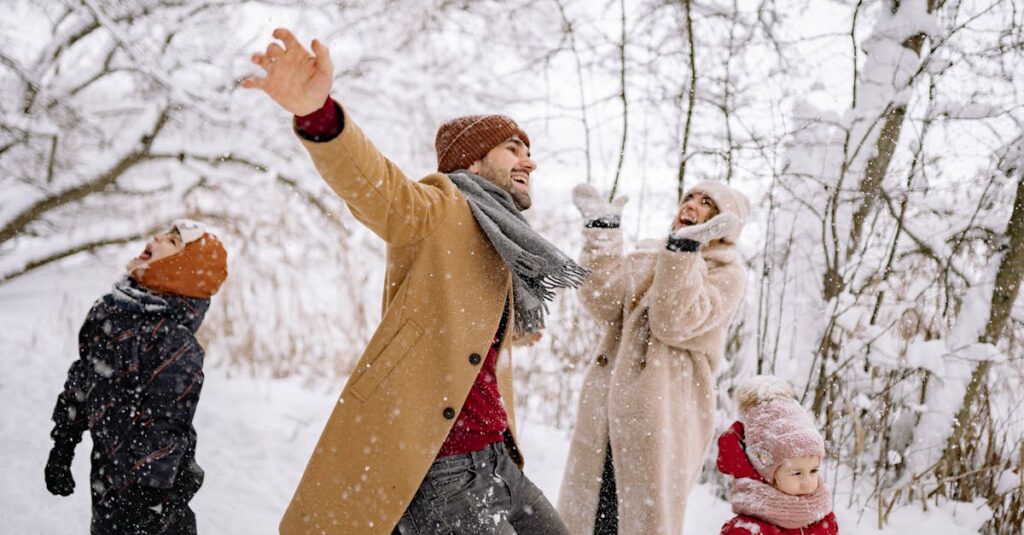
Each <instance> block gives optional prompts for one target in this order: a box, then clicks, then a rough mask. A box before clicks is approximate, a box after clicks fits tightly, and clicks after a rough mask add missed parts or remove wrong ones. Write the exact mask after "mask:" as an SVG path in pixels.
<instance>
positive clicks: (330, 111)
mask: <svg viewBox="0 0 1024 535" xmlns="http://www.w3.org/2000/svg"><path fill="white" fill-rule="evenodd" d="M344 127H345V125H344V124H343V122H342V115H340V114H339V113H338V108H337V105H336V104H335V102H334V99H332V98H330V97H327V101H326V102H324V105H323V107H321V108H320V109H319V110H317V111H315V112H313V113H311V114H309V115H305V116H303V117H296V118H295V128H296V130H297V131H298V133H299V135H301V136H302V137H304V138H306V139H309V140H311V141H330V140H331V139H334V138H335V137H337V136H338V134H340V133H341V131H342V129H343V128H344ZM503 330H504V318H503V321H502V324H501V325H499V327H498V333H497V334H495V335H494V339H493V340H492V341H491V348H490V350H489V351H488V352H487V358H486V359H484V362H483V365H482V366H480V373H478V374H477V376H476V381H474V382H473V388H472V390H470V391H469V396H468V397H467V398H466V402H465V403H463V405H462V410H461V411H460V412H459V417H458V418H457V419H456V420H455V425H453V426H452V429H451V431H449V432H448V438H446V439H445V441H444V444H442V445H441V449H440V451H438V453H437V456H438V457H445V456H448V455H458V454H462V453H469V452H471V451H477V450H480V449H483V448H484V447H486V446H488V445H489V444H491V443H493V442H498V441H501V440H503V439H504V432H505V429H506V428H508V415H507V414H506V413H505V406H504V404H503V403H502V401H501V394H500V393H499V392H498V381H497V374H496V373H495V368H496V363H497V361H498V347H499V346H500V345H501V335H502V331H503Z"/></svg>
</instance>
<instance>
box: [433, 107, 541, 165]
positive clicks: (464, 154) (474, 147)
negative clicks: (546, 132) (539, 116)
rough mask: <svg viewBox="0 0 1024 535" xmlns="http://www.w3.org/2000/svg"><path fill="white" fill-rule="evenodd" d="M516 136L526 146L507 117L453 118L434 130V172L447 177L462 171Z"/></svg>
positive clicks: (523, 136)
mask: <svg viewBox="0 0 1024 535" xmlns="http://www.w3.org/2000/svg"><path fill="white" fill-rule="evenodd" d="M513 136H516V137H518V138H519V139H520V140H522V142H523V143H526V146H527V147H529V146H530V138H529V136H527V135H526V132H523V129H522V128H519V125H518V124H516V122H515V121H513V120H512V118H510V117H506V116H504V115H466V116H463V117H456V118H454V119H452V120H450V121H448V122H446V123H444V124H442V125H441V127H440V128H438V129H437V138H436V139H435V140H434V149H435V150H436V151H437V170H438V172H441V173H451V172H452V171H458V170H459V169H466V168H468V167H469V166H471V165H473V162H475V161H477V160H479V159H482V158H483V157H484V156H486V155H487V153H488V152H490V150H491V149H493V148H494V147H497V146H498V145H500V144H501V143H503V142H505V141H507V140H508V139H509V138H511V137H513Z"/></svg>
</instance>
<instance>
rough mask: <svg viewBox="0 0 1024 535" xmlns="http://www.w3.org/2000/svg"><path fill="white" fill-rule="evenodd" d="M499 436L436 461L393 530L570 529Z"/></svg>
mask: <svg viewBox="0 0 1024 535" xmlns="http://www.w3.org/2000/svg"><path fill="white" fill-rule="evenodd" d="M568 533H569V530H568V529H566V527H565V524H563V523H562V519H561V518H559V517H558V513H557V512H555V508H554V507H552V506H551V502H549V501H548V499H547V498H545V497H544V494H543V493H541V491H540V489H538V488H537V487H536V486H535V485H534V484H533V483H532V482H531V481H530V480H529V479H527V478H526V476H525V475H523V471H522V470H520V469H519V467H518V466H516V464H515V463H514V462H513V461H512V459H511V458H510V457H509V455H508V451H507V450H506V449H505V445H504V444H502V443H501V442H495V443H494V444H491V445H490V446H487V447H486V448H484V449H482V450H480V451H474V452H472V453H466V454H462V455H452V456H449V457H442V458H440V459H437V460H435V461H434V464H432V465H431V466H430V470H429V471H428V472H427V476H426V477H425V478H423V483H421V484H420V488H419V489H417V491H416V495H415V496H414V497H413V499H412V502H411V503H410V504H409V508H408V509H406V511H405V514H403V515H402V519H401V520H400V521H399V522H398V525H397V526H395V530H394V531H393V532H392V535H396V534H399V535H434V534H446V535H462V534H466V535H470V534H472V535H477V534H500V535H512V534H519V535H534V534H538V535H547V534H557V535H568Z"/></svg>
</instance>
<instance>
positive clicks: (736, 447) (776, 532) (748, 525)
mask: <svg viewBox="0 0 1024 535" xmlns="http://www.w3.org/2000/svg"><path fill="white" fill-rule="evenodd" d="M718 471H719V472H721V473H723V474H725V475H729V476H732V477H735V478H741V477H745V478H749V479H754V480H756V481H761V482H764V478H762V477H761V474H758V473H757V470H755V469H754V465H752V464H751V463H750V459H748V458H747V452H746V450H745V448H744V444H743V424H741V423H740V422H736V423H734V424H732V427H730V428H729V429H728V430H727V431H726V432H724V433H722V436H720V437H718ZM838 533H839V525H838V524H837V523H836V517H835V515H834V514H832V513H829V514H828V515H827V516H825V518H822V519H821V520H819V521H817V522H815V523H813V524H811V525H809V526H804V527H802V528H797V529H784V528H780V527H778V526H776V525H774V524H770V523H768V522H767V521H765V520H761V519H759V518H754V517H752V516H746V515H736V516H735V517H733V519H732V520H730V521H728V522H726V524H725V525H724V526H722V533H721V535H838Z"/></svg>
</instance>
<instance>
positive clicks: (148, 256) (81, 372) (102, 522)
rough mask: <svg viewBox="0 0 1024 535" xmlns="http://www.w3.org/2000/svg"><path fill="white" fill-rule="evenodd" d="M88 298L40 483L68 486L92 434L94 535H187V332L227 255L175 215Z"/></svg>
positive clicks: (199, 372) (197, 477)
mask: <svg viewBox="0 0 1024 535" xmlns="http://www.w3.org/2000/svg"><path fill="white" fill-rule="evenodd" d="M127 268H128V275H127V276H126V277H124V278H123V279H121V280H120V281H118V282H117V283H116V284H115V285H114V288H113V289H112V291H111V292H110V293H108V294H106V295H104V296H103V297H101V298H100V299H98V300H97V301H96V303H94V304H93V306H92V309H91V310H90V311H89V314H88V316H87V317H86V319H85V323H84V324H83V325H82V329H81V331H80V332H79V334H78V347H79V358H78V360H76V361H75V362H74V363H72V365H71V369H70V370H69V371H68V377H67V381H66V382H65V383H64V391H63V392H62V393H61V394H60V395H59V396H58V397H57V405H56V407H55V408H54V410H53V421H54V424H55V425H54V428H53V432H52V433H51V436H52V437H53V442H54V445H53V449H52V450H51V451H50V457H49V460H48V461H47V463H46V470H45V476H46V487H47V489H48V490H49V491H50V492H51V493H53V494H55V495H60V496H67V495H69V494H71V493H72V492H73V491H74V488H75V482H74V480H73V479H72V476H71V460H72V458H73V457H74V452H75V445H76V444H78V443H79V442H80V441H81V440H82V434H83V433H84V432H85V431H86V430H88V431H89V432H90V433H92V441H93V450H92V474H91V477H90V480H91V481H90V483H91V484H90V490H91V492H92V527H91V529H92V533H93V534H94V535H96V534H104V535H106V534H143V533H145V534H147V535H148V534H190V533H195V532H196V521H195V515H194V514H193V513H192V510H191V509H190V508H189V506H188V502H189V500H190V499H191V498H192V496H193V495H195V493H196V491H197V490H198V489H199V487H200V486H201V485H202V482H203V471H202V469H200V468H199V465H197V464H196V461H195V446H196V432H195V429H194V428H193V427H192V417H193V415H194V414H195V409H196V404H197V403H198V401H199V392H200V389H201V388H202V384H203V348H202V347H200V345H199V343H198V342H197V341H196V338H195V332H196V330H197V329H198V328H199V325H200V324H201V323H202V321H203V317H204V316H205V314H206V310H207V309H208V308H209V306H210V297H212V296H213V295H214V294H215V293H217V290H218V289H219V288H220V285H221V283H222V282H223V281H224V279H225V278H226V277H227V253H226V252H225V250H224V247H223V246H222V245H221V243H220V241H219V240H218V239H217V237H216V236H214V235H213V234H210V233H209V232H207V231H206V229H204V228H203V226H202V225H201V224H199V223H196V222H194V221H188V220H179V221H175V222H174V223H173V224H172V225H171V228H170V229H169V230H167V231H166V232H164V233H161V234H158V235H156V236H154V237H153V238H151V239H150V241H149V243H147V245H146V249H145V250H144V251H143V252H142V254H140V255H139V256H138V257H137V258H133V259H132V260H131V261H129V262H128V266H127Z"/></svg>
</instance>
